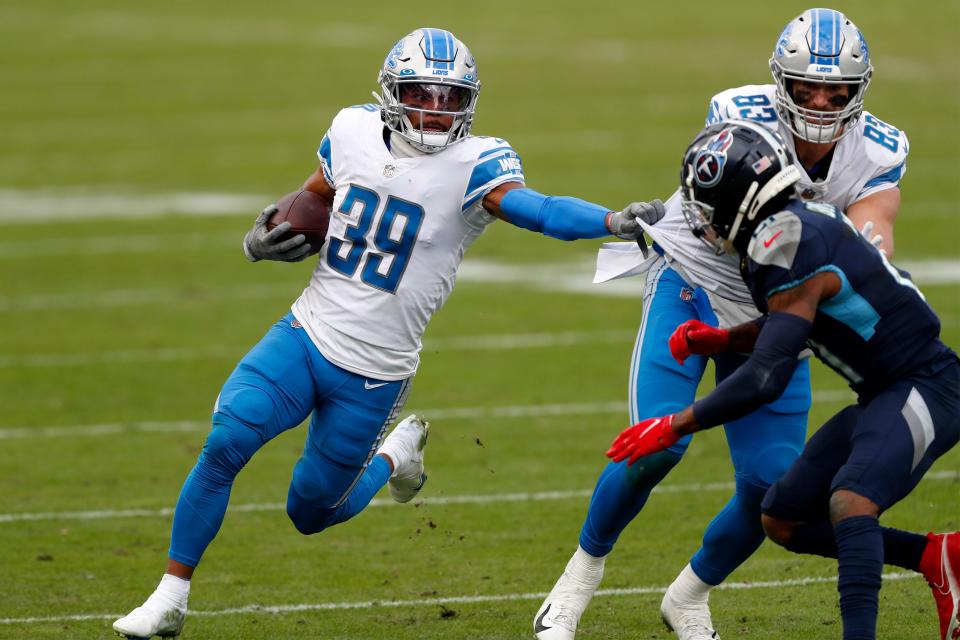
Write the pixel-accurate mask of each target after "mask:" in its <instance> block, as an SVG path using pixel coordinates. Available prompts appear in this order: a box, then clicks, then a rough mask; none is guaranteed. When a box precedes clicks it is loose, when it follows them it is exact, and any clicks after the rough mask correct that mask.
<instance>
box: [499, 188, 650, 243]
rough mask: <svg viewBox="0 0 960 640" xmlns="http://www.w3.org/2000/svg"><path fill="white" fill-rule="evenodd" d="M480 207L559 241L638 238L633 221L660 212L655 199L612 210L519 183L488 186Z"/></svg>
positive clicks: (502, 218) (646, 220) (641, 233)
mask: <svg viewBox="0 0 960 640" xmlns="http://www.w3.org/2000/svg"><path fill="white" fill-rule="evenodd" d="M483 208H484V209H486V210H487V211H488V212H489V213H490V214H491V215H493V216H496V217H497V218H500V219H501V220H505V221H506V222H509V223H510V224H513V225H516V226H518V227H522V228H524V229H530V230H531V231H539V232H540V233H542V234H544V235H548V236H550V237H553V238H559V239H560V240H578V239H581V238H602V237H603V236H608V235H615V236H617V237H619V238H623V239H624V240H638V239H640V238H642V237H643V229H642V228H641V227H640V224H639V223H638V222H637V220H638V219H640V220H643V221H644V222H647V223H648V224H654V223H655V222H656V221H657V220H659V219H660V218H662V217H663V214H664V208H663V203H662V202H660V201H659V200H654V201H653V202H651V203H649V204H648V203H640V202H635V203H633V204H631V205H629V206H628V207H627V208H626V209H624V210H623V211H618V212H615V211H610V210H609V209H607V208H606V207H601V206H600V205H598V204H593V203H592V202H587V201H585V200H580V199H579V198H571V197H568V196H545V195H543V194H540V193H537V192H536V191H534V190H533V189H528V188H526V187H524V186H523V185H522V184H520V183H519V182H505V183H503V184H501V185H499V186H497V187H495V188H494V189H492V190H491V191H490V193H488V194H487V195H486V196H485V197H484V199H483Z"/></svg>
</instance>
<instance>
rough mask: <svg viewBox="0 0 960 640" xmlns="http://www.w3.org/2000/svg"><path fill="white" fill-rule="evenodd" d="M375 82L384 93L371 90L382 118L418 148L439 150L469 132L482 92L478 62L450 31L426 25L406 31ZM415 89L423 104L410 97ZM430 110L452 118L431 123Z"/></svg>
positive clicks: (435, 114)
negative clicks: (444, 124)
mask: <svg viewBox="0 0 960 640" xmlns="http://www.w3.org/2000/svg"><path fill="white" fill-rule="evenodd" d="M377 82H378V83H379V84H380V93H379V94H377V93H374V94H373V95H374V97H375V98H376V99H377V100H378V101H379V102H380V114H381V117H382V118H383V122H384V124H385V125H386V126H387V128H388V129H390V130H391V131H394V132H396V133H398V134H399V135H400V136H402V137H403V138H405V139H406V140H407V141H409V142H410V144H412V145H413V146H414V147H415V148H416V149H418V150H420V151H422V152H424V153H435V152H437V151H440V150H441V149H443V148H445V147H447V146H448V145H451V144H453V143H455V142H459V141H460V140H463V139H464V138H466V137H467V136H468V135H470V128H471V126H472V125H473V114H474V110H475V109H476V106H477V96H478V95H479V93H480V80H479V78H478V76H477V63H476V62H475V61H474V59H473V54H471V53H470V50H469V49H468V48H467V46H466V45H465V44H463V42H461V41H460V40H457V39H456V38H455V37H454V36H453V34H452V33H450V32H449V31H444V30H443V29H427V28H424V29H417V30H416V31H414V32H412V33H410V34H409V35H406V36H404V37H403V38H402V39H401V40H400V41H399V42H397V44H395V45H394V46H393V48H392V49H391V50H390V52H389V53H388V54H387V57H386V59H385V60H384V61H383V67H382V68H381V69H380V75H379V77H378V78H377ZM411 92H416V94H417V95H418V96H420V98H421V99H420V101H419V104H418V103H417V101H416V100H409V99H407V98H406V95H409V94H410V93H411ZM405 100H406V104H405ZM428 103H429V104H428ZM428 106H429V107H433V108H427V107H428ZM411 116H412V117H411ZM428 116H443V117H446V118H452V124H451V125H450V126H449V127H448V128H446V130H437V129H431V128H429V127H428V126H426V125H425V124H424V123H425V119H426V118H427V117H428ZM418 125H419V126H418Z"/></svg>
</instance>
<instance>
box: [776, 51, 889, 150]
mask: <svg viewBox="0 0 960 640" xmlns="http://www.w3.org/2000/svg"><path fill="white" fill-rule="evenodd" d="M770 67H771V69H772V71H773V77H774V79H775V80H776V83H777V94H776V109H777V115H779V116H780V121H781V122H783V123H784V125H786V127H787V129H789V130H790V132H791V133H793V134H794V135H795V136H797V137H798V138H800V139H801V140H806V141H808V142H813V143H814V144H829V143H831V142H837V141H838V140H840V139H841V138H842V137H843V136H845V135H846V134H848V133H849V132H850V131H852V130H853V125H854V124H856V122H857V120H858V119H859V118H860V115H861V114H862V113H863V96H864V94H865V93H866V91H867V85H868V84H870V75H871V74H872V70H871V71H869V72H868V73H867V74H866V75H865V76H864V77H862V78H854V79H849V80H848V79H828V78H825V77H823V76H821V77H816V78H811V77H810V75H809V74H796V73H791V72H790V71H787V70H785V69H783V68H782V67H780V66H779V65H778V63H777V61H776V60H773V61H772V62H771V64H770ZM796 80H800V81H803V82H813V83H824V84H845V85H847V86H848V87H850V98H849V99H848V100H847V104H846V105H845V106H844V107H843V109H840V110H839V111H818V110H816V109H807V108H804V107H801V106H800V105H798V104H797V103H796V102H795V101H794V98H793V82H794V81H796Z"/></svg>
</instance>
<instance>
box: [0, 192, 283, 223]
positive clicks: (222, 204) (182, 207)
mask: <svg viewBox="0 0 960 640" xmlns="http://www.w3.org/2000/svg"><path fill="white" fill-rule="evenodd" d="M269 202H271V200H270V196H260V195H253V194H235V193H203V192H199V193H154V194H150V193H132V192H129V191H123V190H117V191H104V190H101V189H96V190H94V189H78V190H67V189H58V190H49V191H32V190H18V189H3V190H0V224H36V223H43V222H53V221H61V220H94V219H96V220H109V219H124V220H133V219H143V218H159V217H164V216H168V215H170V214H180V215H188V216H225V215H238V214H239V215H243V214H246V215H248V216H250V218H251V220H252V219H253V217H254V216H255V214H256V212H257V211H260V209H262V208H263V207H264V205H265V204H268V203H269Z"/></svg>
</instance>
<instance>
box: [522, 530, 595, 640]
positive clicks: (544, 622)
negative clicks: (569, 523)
mask: <svg viewBox="0 0 960 640" xmlns="http://www.w3.org/2000/svg"><path fill="white" fill-rule="evenodd" d="M581 554H583V555H584V556H585V555H586V552H585V551H583V550H582V549H580V548H578V549H577V553H574V554H573V557H572V558H570V561H569V562H568V563H567V566H566V568H565V569H564V570H563V575H561V576H560V578H559V579H558V580H557V583H556V584H555V585H553V589H552V590H551V591H550V593H549V595H547V599H546V600H544V601H543V604H542V605H540V609H539V610H538V611H537V616H536V617H535V618H534V619H533V635H534V636H535V637H536V638H537V640H573V638H574V637H575V636H576V635H577V625H578V624H579V623H580V616H582V615H583V612H584V611H585V610H586V608H587V605H588V604H590V599H591V598H593V594H594V592H595V591H596V590H597V587H599V586H600V580H601V579H602V578H603V562H604V558H593V562H594V563H597V564H599V568H595V569H589V568H587V567H585V566H584V565H583V564H581V563H580V562H578V559H579V556H580V555H581Z"/></svg>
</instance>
